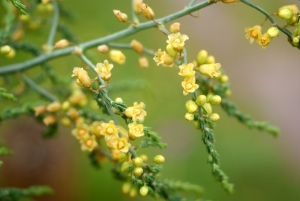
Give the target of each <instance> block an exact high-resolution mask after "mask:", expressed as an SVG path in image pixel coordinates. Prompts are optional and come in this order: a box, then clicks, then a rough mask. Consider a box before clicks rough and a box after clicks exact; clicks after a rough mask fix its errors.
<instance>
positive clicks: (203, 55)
mask: <svg viewBox="0 0 300 201" xmlns="http://www.w3.org/2000/svg"><path fill="white" fill-rule="evenodd" d="M207 56H208V53H207V51H206V50H201V51H200V52H198V54H197V57H196V61H197V64H198V66H200V65H202V64H205V63H206V60H207Z"/></svg>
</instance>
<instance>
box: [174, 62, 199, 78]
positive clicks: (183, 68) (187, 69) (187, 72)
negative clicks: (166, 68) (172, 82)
mask: <svg viewBox="0 0 300 201" xmlns="http://www.w3.org/2000/svg"><path fill="white" fill-rule="evenodd" d="M179 69H180V72H179V73H178V74H179V75H181V76H183V77H185V78H189V77H194V76H195V71H194V64H192V63H189V64H182V65H180V66H179Z"/></svg>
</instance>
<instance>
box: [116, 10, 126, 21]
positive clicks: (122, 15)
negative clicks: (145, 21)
mask: <svg viewBox="0 0 300 201" xmlns="http://www.w3.org/2000/svg"><path fill="white" fill-rule="evenodd" d="M113 13H114V15H115V16H116V17H117V19H118V20H119V21H120V22H127V18H128V17H127V15H126V14H125V13H122V12H121V11H119V10H113Z"/></svg>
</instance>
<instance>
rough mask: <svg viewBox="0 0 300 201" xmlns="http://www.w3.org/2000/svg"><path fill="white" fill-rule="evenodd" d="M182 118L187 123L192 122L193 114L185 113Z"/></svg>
mask: <svg viewBox="0 0 300 201" xmlns="http://www.w3.org/2000/svg"><path fill="white" fill-rule="evenodd" d="M184 118H185V119H186V120H188V121H193V120H194V114H191V113H188V112H187V113H186V114H185V115H184Z"/></svg>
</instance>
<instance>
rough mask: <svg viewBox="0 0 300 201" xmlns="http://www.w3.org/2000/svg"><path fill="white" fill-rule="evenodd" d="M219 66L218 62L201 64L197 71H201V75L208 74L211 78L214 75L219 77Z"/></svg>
mask: <svg viewBox="0 0 300 201" xmlns="http://www.w3.org/2000/svg"><path fill="white" fill-rule="evenodd" d="M220 67H221V64H220V63H215V64H202V65H201V66H200V67H199V71H200V73H202V74H203V75H208V76H210V77H211V78H213V77H214V76H215V77H219V75H220V74H221V72H220V71H219V68H220Z"/></svg>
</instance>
